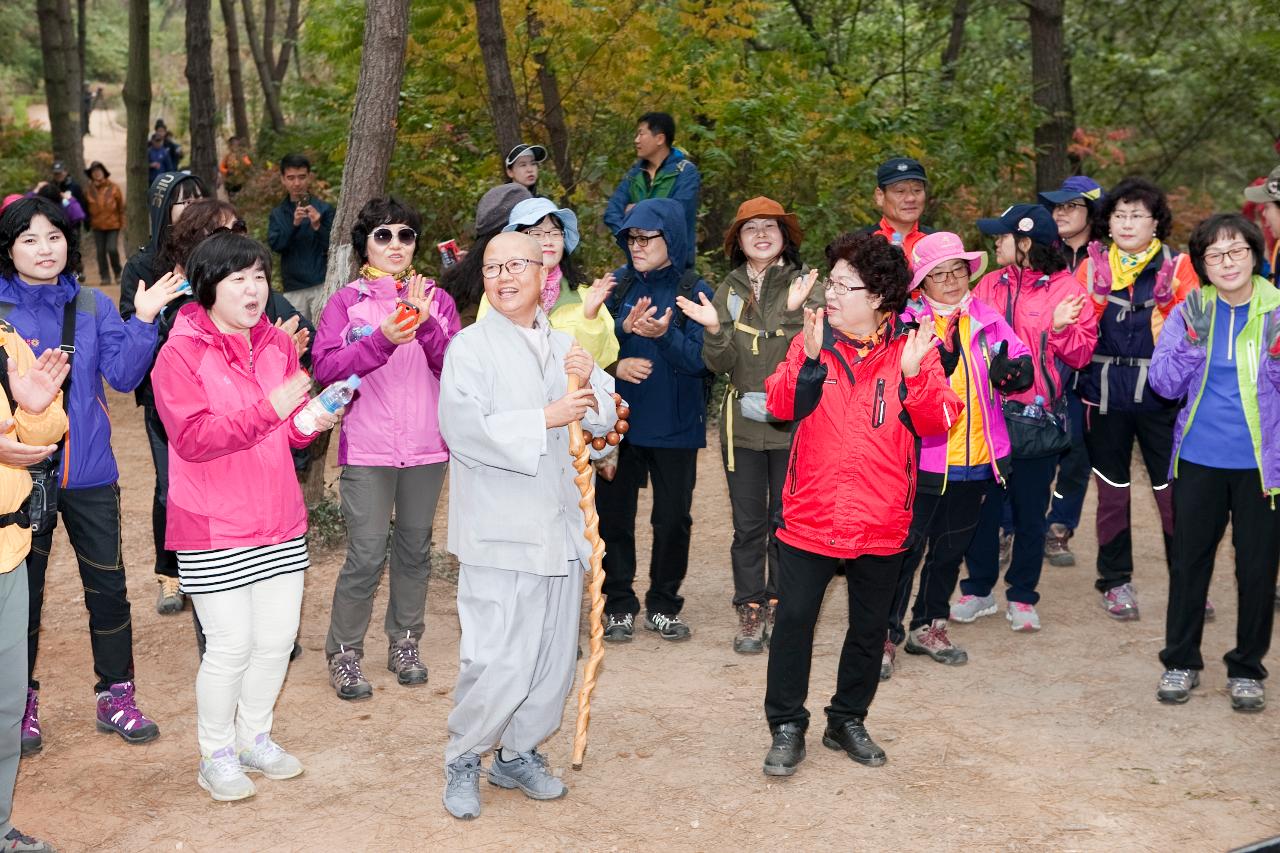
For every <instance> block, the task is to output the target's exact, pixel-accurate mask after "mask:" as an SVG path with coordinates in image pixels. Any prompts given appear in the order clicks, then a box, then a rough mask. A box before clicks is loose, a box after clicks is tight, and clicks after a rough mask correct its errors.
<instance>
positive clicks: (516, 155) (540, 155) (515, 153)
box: [506, 142, 547, 169]
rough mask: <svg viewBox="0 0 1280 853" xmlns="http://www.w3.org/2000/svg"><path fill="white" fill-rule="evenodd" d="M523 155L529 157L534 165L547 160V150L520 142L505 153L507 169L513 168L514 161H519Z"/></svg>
mask: <svg viewBox="0 0 1280 853" xmlns="http://www.w3.org/2000/svg"><path fill="white" fill-rule="evenodd" d="M525 154H529V155H531V156H532V157H533V162H535V163H541V162H542V161H543V160H545V159H547V149H545V148H543V147H542V146H541V145H528V144H526V143H524V142H521V143H520V144H519V145H517V146H516V147H515V148H512V149H511V150H510V151H508V152H507V159H506V164H507V168H508V169H510V168H511V167H512V166H514V165H515V163H516V160H519V159H520V158H521V157H522V156H523V155H525Z"/></svg>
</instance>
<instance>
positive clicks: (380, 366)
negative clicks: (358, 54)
mask: <svg viewBox="0 0 1280 853" xmlns="http://www.w3.org/2000/svg"><path fill="white" fill-rule="evenodd" d="M421 227H422V219H421V217H420V216H419V215H418V212H417V211H416V210H414V209H413V208H411V207H409V206H408V205H406V204H404V203H402V202H400V201H398V200H397V199H395V198H385V199H381V198H378V199H373V200H372V201H370V202H369V203H368V204H366V205H365V206H364V209H363V210H361V211H360V215H359V217H358V218H357V219H356V224H355V225H354V226H353V227H352V229H351V244H352V248H353V249H354V250H355V253H356V256H357V257H359V258H360V262H361V264H362V266H361V268H360V278H358V279H356V280H355V281H353V282H351V283H350V284H348V285H346V286H345V287H343V288H341V289H340V290H339V291H338V292H337V293H335V294H334V295H333V297H332V298H331V299H330V300H329V303H328V304H327V305H326V306H325V309H324V312H323V313H322V314H321V316H320V323H319V326H318V328H317V329H316V342H315V347H314V348H313V350H312V360H313V363H314V365H315V376H316V381H318V382H320V383H321V384H322V385H327V384H329V383H330V382H334V381H336V380H339V379H345V378H346V377H348V376H350V375H351V374H353V373H354V374H356V375H358V376H359V377H360V379H361V384H360V391H359V392H358V394H357V395H356V398H355V399H354V400H353V401H352V403H351V406H350V409H349V410H348V412H347V415H346V417H345V418H344V419H343V421H342V437H341V439H340V440H339V444H338V464H339V465H342V466H343V469H342V476H341V481H340V482H341V487H340V490H341V494H342V515H343V517H344V518H345V519H346V522H347V559H346V562H345V563H344V564H343V566H342V571H341V573H339V575H338V582H337V586H336V588H335V589H334V591H333V613H332V616H331V617H330V621H329V636H328V639H326V641H325V651H326V653H327V655H328V660H329V681H330V683H331V684H332V685H333V688H334V690H335V691H336V692H337V694H338V696H339V697H340V698H342V699H363V698H365V697H368V696H370V695H372V693H373V686H372V685H371V684H370V683H369V680H368V679H367V678H366V677H365V675H364V672H363V671H362V669H361V665H360V660H361V658H362V657H363V656H364V636H365V633H366V632H367V631H368V628H369V619H370V617H371V616H372V614H373V596H374V594H375V593H376V592H377V590H378V583H379V581H380V580H381V578H382V567H383V564H384V562H385V558H386V552H387V528H388V527H389V526H390V524H391V515H392V509H393V508H394V510H395V528H394V530H393V531H392V536H391V581H390V583H391V598H390V601H389V602H388V604H387V615H386V621H385V626H386V631H387V642H388V645H389V649H388V653H387V669H389V670H390V671H391V672H394V673H395V674H396V678H397V680H398V681H399V683H400V684H405V685H411V684H426V682H427V668H426V666H424V665H423V663H422V659H421V657H420V655H419V651H418V642H419V640H420V639H421V637H422V631H423V623H424V621H425V618H426V601H427V579H428V577H429V576H430V574H431V559H430V552H431V522H432V519H433V518H434V517H435V512H436V501H437V500H438V499H439V497H440V488H441V485H442V483H443V482H444V472H445V463H446V462H448V460H449V451H448V449H447V448H446V447H445V444H444V439H442V438H441V437H440V425H439V422H438V420H437V417H436V408H437V401H438V400H439V396H440V370H441V368H442V367H443V366H444V351H445V347H446V346H448V344H449V340H450V338H452V337H453V336H454V335H455V334H457V332H458V329H459V328H460V327H461V324H460V323H459V320H458V312H457V309H456V307H455V306H454V303H453V300H452V299H451V298H450V297H449V295H448V294H446V293H445V292H444V291H443V290H441V289H439V288H437V287H435V285H434V283H433V282H429V281H427V280H426V279H424V278H423V277H422V276H420V275H417V274H416V273H415V272H414V270H413V255H414V251H415V249H416V248H417V245H418V232H419V230H420V229H421ZM410 309H416V311H417V313H416V314H413V313H412V310H410ZM406 315H407V318H406Z"/></svg>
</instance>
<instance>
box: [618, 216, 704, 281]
mask: <svg viewBox="0 0 1280 853" xmlns="http://www.w3.org/2000/svg"><path fill="white" fill-rule="evenodd" d="M632 228H639V229H641V230H643V231H661V232H662V239H663V240H664V241H666V244H667V257H668V258H669V259H670V260H671V266H670V267H666V268H664V269H665V270H670V271H671V272H673V273H674V274H675V275H677V276H679V274H680V273H681V272H683V271H684V269H685V267H687V266H689V265H690V264H689V261H690V260H692V258H691V252H692V251H693V247H692V246H690V245H689V226H688V223H687V222H686V219H685V213H684V207H683V206H682V205H681V204H680V202H678V201H676V200H674V199H670V198H647V199H645V200H644V201H641V202H638V203H637V204H636V206H635V207H633V208H631V212H630V213H628V214H627V216H626V218H625V219H623V220H622V225H620V226H618V233H617V234H616V235H615V237H616V239H617V241H618V245H619V246H621V247H622V251H623V252H624V253H625V254H626V256H627V270H628V272H630V273H632V274H634V275H640V273H639V272H637V270H636V268H635V267H634V266H632V263H631V247H630V246H628V245H627V231H628V230H630V229H632ZM654 272H655V273H656V272H661V270H654Z"/></svg>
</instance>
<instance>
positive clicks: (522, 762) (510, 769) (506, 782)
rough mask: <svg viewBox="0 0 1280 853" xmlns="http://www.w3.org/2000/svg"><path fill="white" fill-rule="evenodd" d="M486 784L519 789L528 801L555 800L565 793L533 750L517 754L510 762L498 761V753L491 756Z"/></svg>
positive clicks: (544, 762) (566, 791)
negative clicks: (491, 761)
mask: <svg viewBox="0 0 1280 853" xmlns="http://www.w3.org/2000/svg"><path fill="white" fill-rule="evenodd" d="M489 784H490V785H497V786H498V787H499V788H519V789H520V790H521V791H524V795H525V796H526V797H528V798H529V799H531V800H558V799H560V798H561V797H563V796H564V795H565V794H567V793H569V789H568V788H566V787H565V786H564V783H563V782H561V781H560V780H559V779H557V778H556V777H555V776H553V775H551V768H549V767H548V766H547V759H546V758H545V757H544V756H543V755H542V754H541V753H539V752H538V751H537V750H536V749H531V750H529V751H528V752H520V753H517V754H516V757H515V758H514V759H512V760H511V761H503V760H502V750H499V751H498V752H496V753H494V756H493V763H492V764H490V765H489Z"/></svg>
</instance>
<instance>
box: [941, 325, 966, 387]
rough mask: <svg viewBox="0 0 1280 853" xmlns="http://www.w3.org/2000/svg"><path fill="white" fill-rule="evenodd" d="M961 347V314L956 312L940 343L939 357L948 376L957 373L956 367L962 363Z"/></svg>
mask: <svg viewBox="0 0 1280 853" xmlns="http://www.w3.org/2000/svg"><path fill="white" fill-rule="evenodd" d="M960 347H961V343H960V312H959V311H956V312H955V313H953V314H952V315H951V317H950V318H949V319H948V320H947V328H946V330H945V331H943V333H942V338H941V339H940V340H939V341H938V356H939V357H940V358H941V359H942V369H943V370H945V371H946V372H947V375H948V376H950V375H951V374H952V373H955V370H956V365H957V364H959V363H960Z"/></svg>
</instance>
